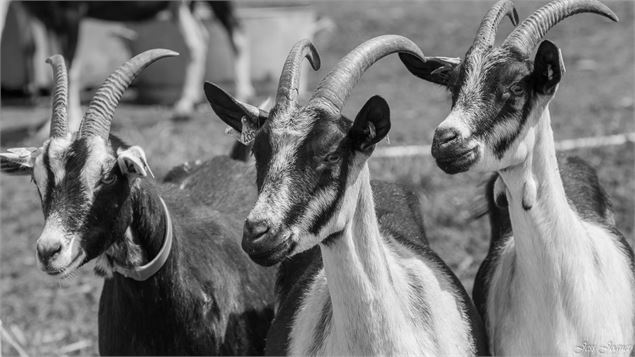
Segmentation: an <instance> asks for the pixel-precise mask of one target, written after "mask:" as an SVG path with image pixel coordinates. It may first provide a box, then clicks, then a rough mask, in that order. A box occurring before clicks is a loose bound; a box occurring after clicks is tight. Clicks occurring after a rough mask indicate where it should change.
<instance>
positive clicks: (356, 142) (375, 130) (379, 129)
mask: <svg viewBox="0 0 635 357" xmlns="http://www.w3.org/2000/svg"><path fill="white" fill-rule="evenodd" d="M389 131H390V108H389V107H388V103H386V100H385V99H384V98H382V97H380V96H378V95H376V96H374V97H372V98H370V99H369V100H368V101H367V102H366V104H364V107H363V108H362V109H361V110H360V111H359V113H358V114H357V116H356V117H355V122H353V127H352V128H351V130H350V131H349V136H350V137H351V139H352V140H353V147H354V148H355V149H356V150H359V151H366V149H368V148H371V147H373V146H374V145H375V144H377V143H378V142H379V141H380V140H381V139H383V138H384V137H385V136H386V135H387V134H388V132H389Z"/></svg>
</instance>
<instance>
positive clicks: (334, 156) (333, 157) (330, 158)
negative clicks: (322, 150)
mask: <svg viewBox="0 0 635 357" xmlns="http://www.w3.org/2000/svg"><path fill="white" fill-rule="evenodd" d="M338 161H340V154H338V153H336V152H332V153H330V154H328V155H326V156H325V157H324V162H325V163H327V164H334V163H336V162H338Z"/></svg>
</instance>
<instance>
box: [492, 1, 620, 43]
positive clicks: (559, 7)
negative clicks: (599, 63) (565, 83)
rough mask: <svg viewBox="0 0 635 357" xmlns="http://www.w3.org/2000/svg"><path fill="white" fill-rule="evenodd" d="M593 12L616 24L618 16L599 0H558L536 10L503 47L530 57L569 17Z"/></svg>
mask: <svg viewBox="0 0 635 357" xmlns="http://www.w3.org/2000/svg"><path fill="white" fill-rule="evenodd" d="M583 12H591V13H595V14H598V15H602V16H605V17H607V18H609V19H611V20H613V21H615V22H617V21H619V20H618V18H617V15H615V14H614V13H613V11H611V9H609V8H608V7H607V6H606V5H604V4H602V3H601V2H599V1H597V0H556V1H552V2H550V3H549V4H547V5H545V6H543V7H541V8H540V9H538V10H536V12H534V13H533V14H531V16H529V17H528V18H527V19H525V21H523V22H522V23H521V24H520V26H518V27H516V29H514V31H512V33H510V34H509V36H507V39H505V42H503V45H502V47H506V48H514V49H516V50H517V51H520V52H521V53H522V54H524V55H526V56H529V55H530V53H531V52H532V51H533V50H534V48H535V47H536V45H537V44H538V42H539V41H540V40H541V39H542V38H543V36H544V35H545V34H546V33H547V31H549V30H550V29H551V28H552V27H554V26H555V25H556V24H557V23H559V22H560V21H562V20H564V19H566V18H567V17H569V16H572V15H575V14H579V13H583Z"/></svg>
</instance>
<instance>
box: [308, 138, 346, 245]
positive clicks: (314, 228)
mask: <svg viewBox="0 0 635 357" xmlns="http://www.w3.org/2000/svg"><path fill="white" fill-rule="evenodd" d="M346 152H347V153H348V155H346V157H344V158H342V161H341V164H340V165H341V166H340V174H339V177H338V178H337V186H336V192H335V199H334V200H333V201H332V202H331V204H330V205H329V206H328V207H327V208H325V209H323V210H322V212H320V213H319V214H317V215H316V216H315V218H314V219H313V222H312V223H311V225H310V227H309V232H310V233H311V234H318V232H319V231H320V229H322V227H324V225H326V223H327V222H328V221H329V220H330V219H331V217H332V216H333V214H334V213H335V211H336V209H337V207H338V206H339V203H340V201H341V200H342V197H343V196H344V191H345V188H346V180H347V179H348V169H349V165H350V160H351V155H350V151H346Z"/></svg>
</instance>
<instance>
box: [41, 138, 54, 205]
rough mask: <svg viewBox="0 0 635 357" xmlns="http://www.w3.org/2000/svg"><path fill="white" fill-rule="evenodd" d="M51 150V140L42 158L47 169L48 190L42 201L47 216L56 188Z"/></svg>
mask: <svg viewBox="0 0 635 357" xmlns="http://www.w3.org/2000/svg"><path fill="white" fill-rule="evenodd" d="M50 150H51V142H50V141H49V143H48V145H46V150H45V152H44V157H43V160H42V164H43V165H44V168H45V169H46V192H45V193H44V197H43V201H42V204H43V209H44V215H45V216H48V214H49V210H50V208H51V197H52V196H53V190H55V175H54V174H53V170H51V162H50V158H49V155H50Z"/></svg>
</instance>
